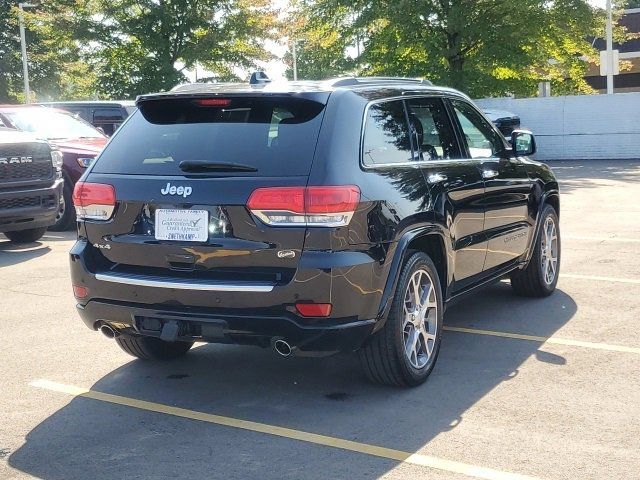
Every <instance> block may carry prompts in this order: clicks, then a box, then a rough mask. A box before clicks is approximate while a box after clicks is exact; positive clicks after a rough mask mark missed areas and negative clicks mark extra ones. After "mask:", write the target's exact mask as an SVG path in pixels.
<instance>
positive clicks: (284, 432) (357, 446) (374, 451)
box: [30, 380, 539, 480]
mask: <svg viewBox="0 0 640 480" xmlns="http://www.w3.org/2000/svg"><path fill="white" fill-rule="evenodd" d="M30 385H31V386H33V387H37V388H42V389H45V390H50V391H53V392H58V393H64V394H67V395H73V396H74V397H82V398H90V399H92V400H98V401H101V402H106V403H112V404H116V405H123V406H126V407H131V408H136V409H139V410H146V411H149V412H156V413H163V414H165V415H172V416H175V417H182V418H187V419H191V420H198V421H201V422H207V423H213V424H216V425H222V426H226V427H232V428H238V429H241V430H248V431H251V432H258V433H264V434H267V435H275V436H277V437H283V438H288V439H291V440H299V441H302V442H307V443H312V444H315V445H322V446H325V447H333V448H339V449H341V450H347V451H350V452H356V453H362V454H365V455H370V456H374V457H380V458H386V459H388V460H394V461H397V462H402V463H409V464H412V465H418V466H421V467H428V468H434V469H437V470H443V471H446V472H451V473H459V474H462V475H466V476H469V477H474V478H482V479H486V480H539V479H537V477H531V476H527V475H520V474H517V473H510V472H504V471H501V470H494V469H491V468H485V467H480V466H477V465H472V464H469V463H462V462H456V461H453V460H446V459H443V458H437V457H432V456H430V455H422V454H419V453H409V452H403V451H401V450H394V449H392V448H385V447H380V446H377V445H370V444H367V443H360V442H353V441H351V440H344V439H341V438H335V437H329V436H326V435H320V434H317V433H310V432H305V431H302V430H294V429H292V428H286V427H278V426H276V425H269V424H266V423H258V422H252V421H249V420H241V419H237V418H232V417H224V416H221V415H214V414H210V413H204V412H198V411H196V410H188V409H186V408H180V407H173V406H171V405H164V404H161V403H155V402H148V401H145V400H139V399H136V398H130V397H124V396H121V395H113V394H110V393H104V392H98V391H96V390H88V389H86V388H81V387H76V386H74V385H65V384H62V383H57V382H52V381H50V380H35V381H33V382H31V383H30Z"/></svg>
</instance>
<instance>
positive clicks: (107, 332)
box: [100, 323, 120, 338]
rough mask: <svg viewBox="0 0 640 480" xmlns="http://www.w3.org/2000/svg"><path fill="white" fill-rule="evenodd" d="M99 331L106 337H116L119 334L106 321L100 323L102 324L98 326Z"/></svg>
mask: <svg viewBox="0 0 640 480" xmlns="http://www.w3.org/2000/svg"><path fill="white" fill-rule="evenodd" d="M100 332H102V334H103V335H104V336H105V337H107V338H116V337H117V336H118V335H120V334H119V333H118V332H116V331H115V330H114V329H113V327H112V326H111V325H109V324H108V323H103V324H102V326H101V327H100Z"/></svg>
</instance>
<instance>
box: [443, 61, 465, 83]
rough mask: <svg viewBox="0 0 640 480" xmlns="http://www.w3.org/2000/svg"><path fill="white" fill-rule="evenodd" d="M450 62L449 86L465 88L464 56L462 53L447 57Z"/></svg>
mask: <svg viewBox="0 0 640 480" xmlns="http://www.w3.org/2000/svg"><path fill="white" fill-rule="evenodd" d="M447 63H448V64H449V86H451V87H452V88H455V89H456V90H464V72H463V67H464V57H463V56H462V55H460V54H456V55H453V56H451V57H447Z"/></svg>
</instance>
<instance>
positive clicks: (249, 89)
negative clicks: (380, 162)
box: [136, 77, 468, 104]
mask: <svg viewBox="0 0 640 480" xmlns="http://www.w3.org/2000/svg"><path fill="white" fill-rule="evenodd" d="M336 91H349V92H352V93H354V94H356V95H360V96H362V97H364V98H365V99H367V100H377V99H383V98H391V97H400V96H403V95H409V94H428V93H433V94H451V95H456V96H462V97H465V98H468V97H467V96H466V95H464V94H463V93H461V92H459V91H457V90H454V89H452V88H447V87H438V86H434V85H433V84H432V83H431V82H429V81H428V80H423V79H414V78H399V77H341V78H334V79H329V80H319V81H310V80H307V81H294V82H291V81H279V82H259V83H253V84H252V83H189V84H183V85H178V86H176V87H174V88H173V89H172V90H171V91H170V92H163V93H153V94H146V95H140V96H138V98H137V99H136V103H137V104H138V103H141V102H145V101H149V100H161V99H169V98H182V97H199V96H202V95H240V96H245V95H265V96H280V95H286V96H300V97H307V98H311V99H315V100H318V101H324V102H326V100H327V99H328V97H329V95H330V94H331V93H333V92H336Z"/></svg>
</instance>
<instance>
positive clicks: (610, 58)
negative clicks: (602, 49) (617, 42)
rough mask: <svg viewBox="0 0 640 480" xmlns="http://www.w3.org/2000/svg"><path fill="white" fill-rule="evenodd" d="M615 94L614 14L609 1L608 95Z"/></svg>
mask: <svg viewBox="0 0 640 480" xmlns="http://www.w3.org/2000/svg"><path fill="white" fill-rule="evenodd" d="M611 93H613V14H612V12H611V0H607V94H611Z"/></svg>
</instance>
